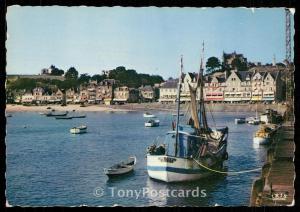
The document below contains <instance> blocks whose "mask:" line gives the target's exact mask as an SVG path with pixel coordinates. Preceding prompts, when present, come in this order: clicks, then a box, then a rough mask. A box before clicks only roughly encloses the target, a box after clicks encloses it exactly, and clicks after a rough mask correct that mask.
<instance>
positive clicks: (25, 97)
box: [21, 92, 34, 103]
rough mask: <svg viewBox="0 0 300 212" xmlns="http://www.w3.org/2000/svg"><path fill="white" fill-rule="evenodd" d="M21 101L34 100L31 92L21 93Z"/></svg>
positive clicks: (30, 101)
mask: <svg viewBox="0 0 300 212" xmlns="http://www.w3.org/2000/svg"><path fill="white" fill-rule="evenodd" d="M21 101H22V103H32V102H33V101H34V96H33V95H32V93H31V92H26V93H25V94H24V95H22V100H21Z"/></svg>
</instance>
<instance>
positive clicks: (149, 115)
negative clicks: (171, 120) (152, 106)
mask: <svg viewBox="0 0 300 212" xmlns="http://www.w3.org/2000/svg"><path fill="white" fill-rule="evenodd" d="M155 117H156V116H155V115H154V114H152V113H149V112H146V113H144V118H155Z"/></svg>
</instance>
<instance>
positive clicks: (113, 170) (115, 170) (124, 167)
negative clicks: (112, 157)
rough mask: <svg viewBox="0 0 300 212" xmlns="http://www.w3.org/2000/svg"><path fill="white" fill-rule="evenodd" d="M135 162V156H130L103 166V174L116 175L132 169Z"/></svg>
mask: <svg viewBox="0 0 300 212" xmlns="http://www.w3.org/2000/svg"><path fill="white" fill-rule="evenodd" d="M135 164H136V157H135V156H131V157H129V158H128V160H127V161H123V162H120V163H118V164H116V165H113V166H111V167H110V168H107V169H106V168H105V169H103V171H104V174H106V175H107V176H109V177H112V176H118V175H122V174H126V173H129V172H131V171H133V169H134V166H135Z"/></svg>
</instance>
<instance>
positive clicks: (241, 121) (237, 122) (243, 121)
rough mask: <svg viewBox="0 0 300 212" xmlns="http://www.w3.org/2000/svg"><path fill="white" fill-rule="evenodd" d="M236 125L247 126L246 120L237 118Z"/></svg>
mask: <svg viewBox="0 0 300 212" xmlns="http://www.w3.org/2000/svg"><path fill="white" fill-rule="evenodd" d="M234 123H235V124H245V123H246V119H245V118H236V119H234Z"/></svg>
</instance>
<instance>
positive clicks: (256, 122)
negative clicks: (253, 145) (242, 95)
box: [246, 117, 260, 125]
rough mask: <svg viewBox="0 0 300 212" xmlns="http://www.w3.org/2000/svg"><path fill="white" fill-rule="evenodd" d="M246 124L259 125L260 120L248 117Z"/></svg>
mask: <svg viewBox="0 0 300 212" xmlns="http://www.w3.org/2000/svg"><path fill="white" fill-rule="evenodd" d="M246 122H247V123H248V124H252V125H258V124H259V123H260V120H259V119H258V118H257V117H250V118H248V119H246Z"/></svg>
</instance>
